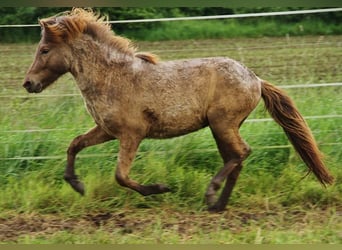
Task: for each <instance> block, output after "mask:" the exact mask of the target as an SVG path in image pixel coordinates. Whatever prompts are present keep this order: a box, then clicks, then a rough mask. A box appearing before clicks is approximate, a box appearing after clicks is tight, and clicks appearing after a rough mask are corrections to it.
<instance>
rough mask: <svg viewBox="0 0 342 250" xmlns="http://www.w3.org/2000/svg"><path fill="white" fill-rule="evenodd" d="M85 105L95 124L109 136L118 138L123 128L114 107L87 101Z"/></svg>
mask: <svg viewBox="0 0 342 250" xmlns="http://www.w3.org/2000/svg"><path fill="white" fill-rule="evenodd" d="M85 103H86V107H87V110H88V112H89V113H90V115H91V116H92V117H93V119H94V121H95V123H96V124H97V125H99V126H100V127H101V128H102V129H103V130H104V131H106V132H107V133H108V134H110V135H113V136H115V137H118V134H119V132H120V127H121V126H122V121H121V119H119V117H120V116H119V114H118V111H117V110H116V109H115V108H114V107H112V106H110V105H108V104H104V103H101V102H91V101H86V102H85Z"/></svg>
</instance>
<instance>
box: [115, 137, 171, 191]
mask: <svg viewBox="0 0 342 250" xmlns="http://www.w3.org/2000/svg"><path fill="white" fill-rule="evenodd" d="M140 142H141V139H140V138H135V137H130V136H127V137H123V138H121V140H120V151H119V157H118V166H117V169H116V173H115V178H116V180H117V182H118V183H119V184H120V185H121V186H124V187H128V188H130V189H133V190H135V191H137V192H139V193H140V194H142V195H144V196H146V195H151V194H160V193H165V192H169V191H170V189H169V188H168V187H166V186H165V185H163V184H153V185H141V184H139V183H137V182H136V181H133V180H131V179H130V178H129V177H128V175H129V172H130V169H131V166H132V162H133V160H134V158H135V155H136V152H137V150H138V147H139V144H140Z"/></svg>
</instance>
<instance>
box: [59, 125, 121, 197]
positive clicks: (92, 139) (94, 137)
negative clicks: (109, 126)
mask: <svg viewBox="0 0 342 250" xmlns="http://www.w3.org/2000/svg"><path fill="white" fill-rule="evenodd" d="M113 139H115V138H114V137H112V136H110V135H108V134H107V133H106V132H104V131H103V130H102V129H101V128H100V127H99V126H96V127H94V128H92V129H91V130H90V131H89V132H87V133H86V134H83V135H80V136H77V137H76V138H75V139H74V140H73V141H72V142H71V143H70V146H69V148H68V151H67V154H68V155H67V166H66V168H65V173H64V179H65V180H66V181H67V182H68V183H69V184H70V185H71V187H72V188H73V189H74V190H75V191H77V192H78V193H80V194H81V195H84V185H83V183H82V182H80V181H79V180H78V177H77V175H76V174H75V159H76V154H77V153H78V152H80V151H81V150H82V149H84V148H86V147H89V146H92V145H96V144H100V143H103V142H106V141H109V140H113Z"/></svg>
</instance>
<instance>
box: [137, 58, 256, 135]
mask: <svg viewBox="0 0 342 250" xmlns="http://www.w3.org/2000/svg"><path fill="white" fill-rule="evenodd" d="M153 68H154V70H155V72H154V73H150V74H149V75H148V76H147V77H146V78H145V79H144V81H147V82H145V84H147V86H149V87H146V89H145V91H143V92H145V94H144V95H145V98H143V99H144V101H143V102H144V107H145V108H144V109H143V110H142V111H143V114H144V116H145V118H147V119H149V120H151V127H150V131H149V137H156V138H162V137H173V136H178V135H182V134H186V133H190V132H192V131H196V130H198V129H200V128H203V127H205V126H207V125H208V124H209V123H208V116H210V115H211V116H212V115H216V116H220V115H223V116H224V115H226V116H232V118H231V119H233V116H235V118H236V119H237V120H241V119H242V118H240V117H245V116H246V115H247V114H249V113H250V112H251V111H252V110H253V109H254V108H255V106H256V104H257V103H258V101H259V99H260V79H259V78H258V77H257V76H256V75H255V74H254V73H253V72H252V71H250V70H249V69H247V68H246V67H244V66H243V65H242V64H240V63H238V62H236V61H234V60H232V59H229V58H223V57H216V58H199V59H190V60H179V61H169V62H162V63H160V64H159V65H158V64H157V65H153ZM149 84H150V85H149Z"/></svg>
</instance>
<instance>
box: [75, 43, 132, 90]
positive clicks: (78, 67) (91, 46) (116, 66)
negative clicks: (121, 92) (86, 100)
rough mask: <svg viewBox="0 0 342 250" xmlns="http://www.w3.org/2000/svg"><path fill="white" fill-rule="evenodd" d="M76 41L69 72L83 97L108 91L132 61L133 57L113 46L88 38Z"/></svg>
mask: <svg viewBox="0 0 342 250" xmlns="http://www.w3.org/2000/svg"><path fill="white" fill-rule="evenodd" d="M77 42H78V43H77V44H75V45H74V50H73V51H74V58H73V62H72V69H71V73H72V74H73V76H74V77H75V79H76V81H77V84H78V87H79V88H80V90H81V92H82V94H83V96H84V97H86V96H88V95H90V96H93V95H94V94H96V95H101V94H102V93H105V92H106V91H109V88H115V85H116V84H115V83H116V80H117V79H120V78H122V77H120V76H121V75H123V74H125V70H129V68H130V65H131V64H132V63H133V59H134V58H132V57H131V56H129V55H126V54H123V53H120V52H118V51H117V50H115V48H111V47H109V46H107V45H101V44H99V43H97V42H94V41H89V39H88V40H87V39H85V40H81V41H80V40H78V41H77ZM112 91H113V90H112Z"/></svg>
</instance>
